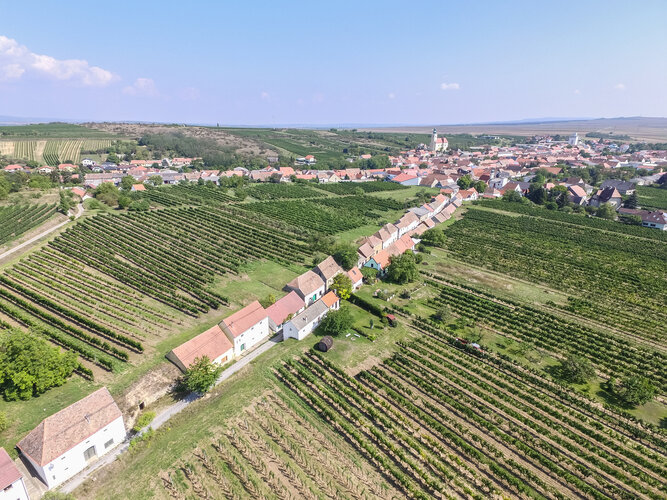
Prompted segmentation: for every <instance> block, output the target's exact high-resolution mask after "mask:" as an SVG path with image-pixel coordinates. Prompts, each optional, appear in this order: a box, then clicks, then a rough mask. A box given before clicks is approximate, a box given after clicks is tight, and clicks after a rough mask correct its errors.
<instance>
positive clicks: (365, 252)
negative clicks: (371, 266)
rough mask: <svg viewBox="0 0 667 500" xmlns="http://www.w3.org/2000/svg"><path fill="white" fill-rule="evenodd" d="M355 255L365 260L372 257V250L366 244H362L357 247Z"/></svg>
mask: <svg viewBox="0 0 667 500" xmlns="http://www.w3.org/2000/svg"><path fill="white" fill-rule="evenodd" d="M357 253H359V255H361V256H362V257H363V258H365V259H370V258H371V257H372V256H373V248H372V247H371V246H370V245H369V244H368V243H364V244H363V245H361V246H360V247H359V249H358V250H357Z"/></svg>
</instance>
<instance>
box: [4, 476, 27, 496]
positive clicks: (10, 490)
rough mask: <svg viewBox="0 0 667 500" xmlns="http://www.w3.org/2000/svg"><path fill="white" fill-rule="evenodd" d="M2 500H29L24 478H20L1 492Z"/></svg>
mask: <svg viewBox="0 0 667 500" xmlns="http://www.w3.org/2000/svg"><path fill="white" fill-rule="evenodd" d="M0 500H29V497H28V492H27V491H26V488H25V483H24V482H23V478H19V479H18V480H16V481H14V482H13V483H12V484H11V485H9V486H8V487H7V488H5V489H4V490H0Z"/></svg>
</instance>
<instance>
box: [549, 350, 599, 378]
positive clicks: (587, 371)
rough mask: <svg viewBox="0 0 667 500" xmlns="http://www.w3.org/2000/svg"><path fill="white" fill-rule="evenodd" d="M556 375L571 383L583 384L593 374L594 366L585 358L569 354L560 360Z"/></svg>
mask: <svg viewBox="0 0 667 500" xmlns="http://www.w3.org/2000/svg"><path fill="white" fill-rule="evenodd" d="M558 375H559V377H560V378H562V379H563V380H566V381H568V382H571V383H573V384H583V383H585V382H586V381H588V380H589V379H591V378H593V377H594V376H595V368H593V366H592V365H591V363H590V361H588V360H587V359H585V358H581V357H579V356H574V355H570V356H568V357H567V358H566V359H564V360H563V361H561V363H560V366H559V367H558Z"/></svg>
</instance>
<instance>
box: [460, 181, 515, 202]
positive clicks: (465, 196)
mask: <svg viewBox="0 0 667 500" xmlns="http://www.w3.org/2000/svg"><path fill="white" fill-rule="evenodd" d="M504 185H505V184H503V186H504ZM501 187H502V186H501ZM496 189H498V188H497V187H496ZM458 195H459V196H460V197H461V199H462V200H463V201H475V200H476V199H477V198H478V197H479V195H478V193H477V190H476V189H474V188H470V189H462V190H461V191H459V192H458Z"/></svg>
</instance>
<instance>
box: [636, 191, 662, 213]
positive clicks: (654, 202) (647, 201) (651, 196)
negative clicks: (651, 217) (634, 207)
mask: <svg viewBox="0 0 667 500" xmlns="http://www.w3.org/2000/svg"><path fill="white" fill-rule="evenodd" d="M637 199H638V200H637V201H638V202H639V206H640V207H641V208H644V209H646V210H667V189H665V188H658V187H653V186H637Z"/></svg>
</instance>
